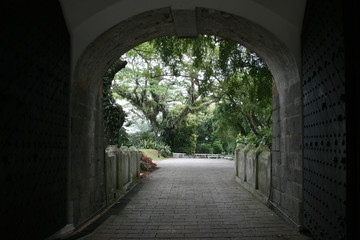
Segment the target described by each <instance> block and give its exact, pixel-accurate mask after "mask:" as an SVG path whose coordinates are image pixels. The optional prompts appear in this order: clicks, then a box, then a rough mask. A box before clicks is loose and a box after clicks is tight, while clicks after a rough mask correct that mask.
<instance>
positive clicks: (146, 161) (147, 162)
mask: <svg viewBox="0 0 360 240" xmlns="http://www.w3.org/2000/svg"><path fill="white" fill-rule="evenodd" d="M156 166H157V165H156V163H154V162H153V161H152V158H150V157H147V156H145V155H144V154H143V153H140V167H141V169H142V170H145V171H149V170H151V169H153V168H155V167H156Z"/></svg>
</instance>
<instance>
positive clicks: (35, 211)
mask: <svg viewBox="0 0 360 240" xmlns="http://www.w3.org/2000/svg"><path fill="white" fill-rule="evenodd" d="M4 10H5V8H4ZM3 16H4V20H3V21H2V25H1V30H2V31H1V34H2V38H1V54H0V64H1V73H0V75H1V90H0V99H1V109H0V132H1V134H0V146H1V147H0V185H1V197H0V199H1V200H0V201H1V204H0V206H1V207H0V216H1V219H2V231H1V238H2V239H44V238H46V237H48V236H50V235H51V234H53V233H54V232H55V231H57V230H58V229H60V228H63V227H64V226H65V225H66V224H67V222H68V221H67V214H66V213H67V205H66V199H67V175H68V164H67V159H68V143H69V141H68V138H69V82H70V37H69V34H68V31H67V28H66V24H65V21H64V18H63V15H62V12H61V6H60V5H59V2H58V1H41V2H40V1H11V2H8V3H7V5H6V13H5V12H4V14H3ZM5 19H6V20H5Z"/></svg>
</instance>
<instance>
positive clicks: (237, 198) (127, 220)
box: [83, 159, 311, 240]
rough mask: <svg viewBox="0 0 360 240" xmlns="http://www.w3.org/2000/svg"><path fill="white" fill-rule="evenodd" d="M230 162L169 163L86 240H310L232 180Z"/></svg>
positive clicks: (199, 160) (191, 161) (191, 160)
mask: <svg viewBox="0 0 360 240" xmlns="http://www.w3.org/2000/svg"><path fill="white" fill-rule="evenodd" d="M233 164H234V162H233V161H229V160H221V159H169V160H163V161H160V162H158V165H159V166H160V167H161V168H160V169H159V170H157V171H156V172H154V173H153V174H152V175H150V178H149V179H148V181H147V182H146V183H145V184H144V185H143V187H142V188H141V190H140V191H139V192H138V193H137V194H136V195H134V196H133V197H132V198H131V200H130V201H129V202H128V203H127V205H126V206H125V207H124V208H123V209H122V210H121V211H120V212H119V213H117V214H116V215H112V216H110V217H109V218H108V219H107V220H106V221H105V222H104V223H103V224H102V225H100V226H99V227H98V228H97V229H96V230H95V231H94V233H93V234H91V235H88V236H87V237H85V238H83V239H86V240H90V239H91V240H105V239H112V240H115V239H133V238H135V239H136V238H137V239H161V238H163V239H246V240H250V239H251V240H255V239H257V240H260V239H266V240H272V239H274V240H275V239H276V240H281V239H292V240H293V239H295V240H303V239H304V240H305V239H307V240H309V239H311V238H309V237H306V236H304V235H301V234H300V233H299V232H298V231H297V230H296V229H295V228H294V227H292V226H291V225H289V224H288V223H287V222H285V221H284V220H283V219H281V218H280V217H278V216H277V215H276V214H274V213H273V212H272V211H271V210H270V209H268V208H267V207H266V206H265V205H264V204H262V203H261V202H259V201H257V200H256V199H255V198H254V197H253V196H252V195H251V194H250V193H249V192H247V191H246V190H245V189H243V188H242V187H241V186H240V185H239V184H238V183H237V182H236V181H235V180H234V177H233V175H234V173H233Z"/></svg>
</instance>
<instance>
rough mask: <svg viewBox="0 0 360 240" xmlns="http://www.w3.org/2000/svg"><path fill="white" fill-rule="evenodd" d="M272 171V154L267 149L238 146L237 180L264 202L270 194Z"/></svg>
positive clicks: (236, 153)
mask: <svg viewBox="0 0 360 240" xmlns="http://www.w3.org/2000/svg"><path fill="white" fill-rule="evenodd" d="M270 170H271V152H270V150H269V149H268V148H267V147H265V146H260V147H258V148H255V147H252V146H251V145H247V146H245V145H243V144H238V145H237V147H236V149H235V176H236V180H237V181H238V182H239V183H240V184H241V185H242V186H244V187H245V188H246V189H247V190H249V191H250V192H252V193H253V194H254V195H256V196H257V197H258V198H259V199H260V200H262V201H264V202H267V199H268V197H269V194H270V178H271V176H270V173H271V172H270Z"/></svg>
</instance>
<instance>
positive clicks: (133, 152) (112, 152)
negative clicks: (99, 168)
mask: <svg viewBox="0 0 360 240" xmlns="http://www.w3.org/2000/svg"><path fill="white" fill-rule="evenodd" d="M139 175H140V152H139V151H138V150H137V149H136V148H135V147H130V148H128V147H121V148H118V147H116V146H108V147H107V148H106V150H105V185H106V204H107V205H111V204H112V203H114V202H115V201H116V200H118V199H119V197H120V196H121V195H122V194H123V193H124V192H125V191H126V190H127V189H128V188H129V186H130V185H131V184H133V183H134V179H135V178H137V177H139Z"/></svg>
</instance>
